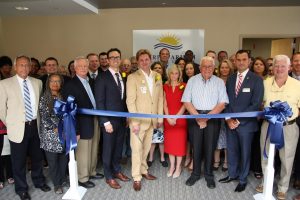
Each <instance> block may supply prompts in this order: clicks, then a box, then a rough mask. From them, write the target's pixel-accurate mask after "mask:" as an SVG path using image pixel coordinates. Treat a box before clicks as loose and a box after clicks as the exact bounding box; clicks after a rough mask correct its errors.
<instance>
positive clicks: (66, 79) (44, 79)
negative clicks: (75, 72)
mask: <svg viewBox="0 0 300 200" xmlns="http://www.w3.org/2000/svg"><path fill="white" fill-rule="evenodd" d="M48 76H49V75H48V74H45V75H43V76H41V77H40V78H39V79H40V80H41V81H42V83H43V91H45V90H46V83H47V79H48ZM62 77H63V79H64V84H66V83H67V82H68V81H69V80H71V78H70V77H69V76H65V75H62Z"/></svg>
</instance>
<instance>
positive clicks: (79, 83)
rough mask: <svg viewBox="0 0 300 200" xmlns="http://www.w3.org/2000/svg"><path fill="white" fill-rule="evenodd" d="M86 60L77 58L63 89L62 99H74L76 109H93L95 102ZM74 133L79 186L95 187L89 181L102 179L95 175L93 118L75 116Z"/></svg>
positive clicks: (96, 128)
mask: <svg viewBox="0 0 300 200" xmlns="http://www.w3.org/2000/svg"><path fill="white" fill-rule="evenodd" d="M88 67H89V61H88V59H86V58H84V57H78V58H76V59H75V61H74V69H75V72H76V75H75V76H74V77H73V78H72V79H71V80H70V81H69V82H68V83H67V84H66V85H65V87H64V88H63V95H64V98H67V97H68V96H69V95H72V96H73V97H75V103H76V104H77V106H78V108H88V109H95V108H96V101H95V98H94V95H93V93H92V89H91V86H90V83H89V80H88V77H87V73H88ZM76 132H77V134H78V135H77V137H78V143H77V149H76V159H77V167H78V181H79V185H80V186H83V187H85V188H92V187H94V186H95V184H94V183H93V182H91V181H90V179H95V178H101V177H102V178H103V176H101V175H100V176H99V174H97V173H96V166H95V163H96V164H97V153H98V148H97V147H98V145H99V135H96V134H100V131H99V126H98V121H97V118H96V117H95V116H92V115H82V114H77V115H76Z"/></svg>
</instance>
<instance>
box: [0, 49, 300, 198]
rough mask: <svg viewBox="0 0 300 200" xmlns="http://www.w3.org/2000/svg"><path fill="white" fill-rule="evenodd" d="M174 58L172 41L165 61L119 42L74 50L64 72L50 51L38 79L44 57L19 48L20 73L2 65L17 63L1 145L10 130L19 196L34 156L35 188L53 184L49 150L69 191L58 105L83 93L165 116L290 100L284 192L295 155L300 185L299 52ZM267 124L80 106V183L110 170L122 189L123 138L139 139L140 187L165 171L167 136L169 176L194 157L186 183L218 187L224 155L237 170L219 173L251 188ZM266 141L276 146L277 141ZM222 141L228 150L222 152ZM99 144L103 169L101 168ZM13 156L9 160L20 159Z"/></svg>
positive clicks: (0, 107)
mask: <svg viewBox="0 0 300 200" xmlns="http://www.w3.org/2000/svg"><path fill="white" fill-rule="evenodd" d="M169 57H170V52H169V50H168V49H167V48H163V49H161V50H160V61H159V62H152V55H151V53H150V51H149V50H147V49H141V50H139V51H138V52H137V53H136V56H135V57H134V58H131V59H123V60H122V56H121V51H120V50H119V49H117V48H112V49H110V50H109V51H108V52H102V53H100V55H98V54H95V53H90V54H88V55H87V56H85V57H77V58H75V59H74V61H72V62H70V64H69V70H70V75H69V76H67V75H62V74H61V73H59V65H58V61H57V59H56V58H54V57H49V58H47V59H46V60H45V62H44V66H45V72H46V74H44V75H42V76H39V77H38V78H39V79H37V78H33V76H34V75H33V74H34V73H36V72H37V71H38V69H36V68H34V67H32V65H37V64H36V63H35V62H36V59H34V60H33V59H30V58H29V57H27V56H25V55H21V56H18V57H17V58H16V59H15V61H14V63H13V66H14V71H15V75H14V76H11V75H8V74H9V73H3V71H4V72H5V70H3V69H4V67H3V66H4V65H5V67H7V66H6V65H10V67H11V66H12V63H11V62H10V63H9V62H4V61H3V63H4V64H3V65H2V60H3V58H2V57H1V58H0V60H1V68H0V69H1V79H3V80H1V81H0V91H1V94H2V95H1V99H0V119H1V121H0V131H1V132H0V136H1V137H0V139H1V149H2V143H3V141H4V139H3V138H4V137H2V136H3V134H5V133H7V137H8V140H9V144H10V151H11V162H12V170H11V173H9V172H10V171H9V170H6V172H7V178H8V180H10V182H9V183H13V182H14V183H15V191H16V193H17V194H18V195H19V196H20V199H30V195H29V193H28V185H27V181H26V159H27V157H28V156H29V157H30V159H31V177H32V181H33V184H34V186H35V187H36V188H40V189H41V190H42V191H44V192H48V191H50V190H51V188H50V187H49V186H48V185H47V184H46V183H45V177H44V175H43V160H44V159H46V160H47V162H48V165H49V174H50V178H51V181H52V182H53V185H54V192H55V193H57V194H62V193H63V192H64V191H63V187H64V186H66V185H67V184H68V183H67V179H66V173H67V172H66V169H67V162H68V157H67V156H66V155H65V152H66V149H65V148H66V147H65V145H64V144H62V143H61V142H60V140H59V135H58V123H59V121H60V120H62V119H61V118H60V116H57V115H55V113H54V110H53V107H54V105H53V104H54V102H55V101H56V100H64V101H65V100H66V99H67V98H68V96H73V97H75V103H76V104H77V106H78V108H88V109H99V110H108V111H119V112H128V113H144V114H165V115H183V114H189V115H197V114H219V113H238V112H249V111H259V110H262V109H263V108H264V107H268V106H269V105H270V102H272V101H275V100H281V101H286V102H287V103H288V104H289V106H290V107H291V108H292V111H293V116H292V117H290V118H289V119H288V121H287V122H285V123H284V124H283V132H284V143H285V145H284V147H283V148H281V149H279V150H278V152H279V158H278V159H279V160H280V161H281V168H280V179H279V182H278V191H277V198H278V199H280V200H283V199H285V198H286V193H287V190H288V188H289V182H290V177H291V174H292V170H293V163H294V158H295V164H294V165H295V166H294V169H295V170H294V171H295V182H294V187H295V188H298V189H299V186H300V184H299V183H300V179H299V177H300V174H299V169H300V167H299V162H300V159H299V157H300V152H299V147H298V148H297V143H298V138H299V127H298V125H299V117H298V115H299V108H300V91H299V89H298V88H299V86H300V82H299V80H300V53H295V54H294V55H293V56H292V58H291V59H290V58H289V57H287V56H285V55H277V56H275V57H274V58H273V60H272V63H269V65H268V64H266V62H265V61H264V59H262V58H260V57H258V58H255V59H253V60H252V59H251V57H250V55H249V52H248V51H245V50H239V51H237V52H236V54H234V55H233V56H231V57H230V58H228V55H227V52H226V51H220V52H219V53H218V55H217V54H216V53H215V52H214V51H208V52H207V53H206V56H204V57H203V58H201V60H200V63H199V64H197V63H195V62H194V54H193V52H192V51H191V50H188V51H186V53H185V56H184V57H181V58H178V59H177V60H176V62H175V64H174V65H170V64H169V62H168V60H169ZM101 59H102V64H100V63H101ZM4 60H5V59H4ZM217 60H218V61H217ZM217 62H218V63H219V65H218V67H216V63H217ZM291 67H292V69H291ZM32 69H34V71H35V72H32ZM36 77H37V76H36ZM297 124H298V125H297ZM267 129H268V122H267V121H266V120H264V119H262V118H259V119H258V118H230V117H228V118H225V119H213V118H211V119H210V118H194V119H183V118H179V119H176V118H172V117H171V118H164V119H163V118H135V117H129V118H124V117H109V116H100V117H97V116H92V115H84V114H77V115H76V136H77V148H76V151H75V155H76V160H77V168H78V181H79V185H80V186H83V187H85V188H92V187H95V184H94V183H93V181H92V180H93V179H101V178H105V181H106V184H107V185H108V186H109V187H111V188H114V189H120V188H121V185H120V184H119V182H118V181H124V182H128V181H130V178H129V175H125V174H124V173H123V172H122V168H121V165H120V161H121V159H122V151H123V146H124V145H127V146H128V145H130V148H129V149H130V150H131V155H130V156H131V162H132V171H131V177H132V179H133V189H134V190H135V191H140V190H141V188H142V182H141V180H142V179H143V178H144V179H146V180H151V181H153V180H155V179H157V178H156V177H155V176H154V175H152V174H151V173H150V172H149V167H151V165H152V163H153V162H154V155H153V154H154V150H155V147H156V144H157V143H159V149H160V163H161V164H162V166H163V167H169V168H168V172H167V174H166V176H167V177H173V178H178V177H179V176H180V174H181V172H182V170H183V169H182V166H185V167H188V168H189V169H190V170H191V171H192V173H191V175H190V177H189V178H188V179H187V180H186V185H187V186H192V185H194V184H195V183H196V182H197V181H198V180H199V179H200V178H201V175H202V174H203V173H204V178H205V181H206V183H207V187H208V188H210V189H213V188H215V187H216V184H215V179H214V173H213V171H214V170H218V168H219V167H220V165H221V162H223V166H222V170H223V171H227V170H228V176H226V177H224V178H222V179H220V180H219V182H220V183H229V182H231V181H237V182H238V184H237V186H236V188H235V190H234V191H235V192H242V191H244V190H245V188H246V186H247V176H248V174H249V170H250V168H251V169H252V170H253V171H254V175H255V176H256V177H257V178H262V176H263V174H264V172H265V167H266V163H267V160H266V159H264V158H263V156H262V154H263V150H264V145H265V140H266V133H267ZM2 133H3V134H2ZM100 138H101V139H100ZM126 141H130V142H126ZM129 143H130V144H129ZM99 144H100V145H99ZM266 144H267V145H266V148H267V149H268V146H269V140H267V142H266ZM298 146H299V144H298ZM127 148H128V147H127ZM127 148H125V149H127ZM223 150H224V156H220V155H221V153H220V152H221V151H223ZM99 151H100V152H102V156H101V157H102V164H103V171H104V175H103V174H101V173H99V172H97V163H98V159H99V157H98V152H99ZM296 151H297V152H296ZM165 154H168V158H169V159H168V161H169V162H167V160H166V157H165ZM295 155H296V157H295ZM184 157H185V160H184ZM251 160H255V162H253V163H252V162H251ZM9 161H10V159H8V160H7V159H6V163H8V164H7V165H8V168H11V165H9V163H10V162H9ZM183 161H184V162H183ZM202 161H203V162H204V170H203V173H202ZM0 164H1V167H2V163H0ZM297 166H298V167H297ZM12 176H13V177H12ZM0 178H1V177H0ZM1 182H4V180H0V186H1ZM263 189H264V188H263V183H261V184H259V185H258V186H257V187H256V191H258V192H263ZM295 199H297V200H298V199H299V195H298V197H295Z"/></svg>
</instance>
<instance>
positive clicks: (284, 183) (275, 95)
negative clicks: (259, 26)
mask: <svg viewBox="0 0 300 200" xmlns="http://www.w3.org/2000/svg"><path fill="white" fill-rule="evenodd" d="M290 64H291V62H290V59H289V58H288V57H287V56H285V55H277V56H275V57H274V61H273V70H274V77H271V78H269V79H267V80H265V81H264V87H265V94H264V106H269V105H270V102H272V101H276V100H280V101H286V102H287V103H288V104H289V106H290V107H291V108H292V112H293V115H292V117H290V118H289V119H288V121H287V122H285V123H284V124H283V137H284V147H282V148H281V149H280V150H279V157H280V160H281V170H280V179H279V182H278V191H277V199H279V200H284V199H285V198H286V192H287V191H288V188H289V182H290V176H291V172H292V168H293V162H294V156H295V152H296V147H297V142H298V138H299V127H298V126H297V124H296V118H297V117H298V115H299V107H300V90H299V88H300V82H299V81H297V80H296V79H294V78H292V77H290V76H289V75H288V72H289V69H290ZM268 126H269V123H268V122H267V121H264V122H263V125H262V127H261V137H260V145H261V150H262V151H263V150H264V145H265V140H266V134H267V130H268ZM269 143H270V141H269V140H267V143H266V148H267V152H268V147H269ZM267 162H268V160H267V159H262V162H261V165H262V169H263V172H265V168H266V166H267ZM256 191H258V192H263V184H260V185H258V186H257V187H256Z"/></svg>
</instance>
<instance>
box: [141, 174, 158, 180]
mask: <svg viewBox="0 0 300 200" xmlns="http://www.w3.org/2000/svg"><path fill="white" fill-rule="evenodd" d="M142 177H144V178H145V179H147V180H151V181H152V180H155V179H156V177H155V176H153V175H151V174H149V173H147V174H142Z"/></svg>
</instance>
